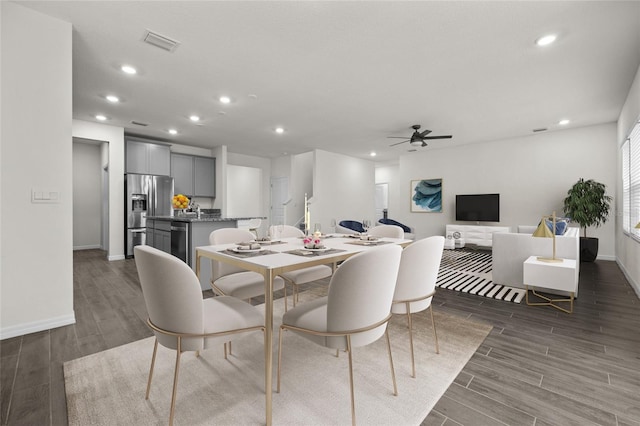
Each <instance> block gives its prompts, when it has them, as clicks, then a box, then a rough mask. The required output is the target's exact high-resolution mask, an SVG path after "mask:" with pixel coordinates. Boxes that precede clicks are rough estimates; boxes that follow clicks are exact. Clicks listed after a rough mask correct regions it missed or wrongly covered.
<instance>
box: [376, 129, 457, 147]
mask: <svg viewBox="0 0 640 426" xmlns="http://www.w3.org/2000/svg"><path fill="white" fill-rule="evenodd" d="M411 128H412V129H413V134H412V135H411V136H410V137H408V138H407V137H402V136H387V137H388V138H390V139H406V140H404V141H401V142H398V143H394V144H391V145H389V146H396V145H400V144H401V143H405V142H409V144H410V145H412V146H416V147H425V146H427V143H426V142H425V140H431V139H451V137H452V136H451V135H442V136H427V135H428V134H429V133H431V130H424V131H422V132H419V131H418V130H420V125H419V124H414V125H413V126H411Z"/></svg>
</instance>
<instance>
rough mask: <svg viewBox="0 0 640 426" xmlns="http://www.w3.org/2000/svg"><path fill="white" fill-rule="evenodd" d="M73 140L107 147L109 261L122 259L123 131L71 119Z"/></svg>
mask: <svg viewBox="0 0 640 426" xmlns="http://www.w3.org/2000/svg"><path fill="white" fill-rule="evenodd" d="M72 131H73V137H77V138H83V139H92V140H95V141H102V142H106V143H108V145H109V164H108V166H109V185H108V186H109V225H108V227H109V244H108V252H107V253H108V254H107V258H108V259H109V260H122V259H124V128H122V127H116V126H109V125H106V124H100V123H92V122H89V121H83V120H73V130H72Z"/></svg>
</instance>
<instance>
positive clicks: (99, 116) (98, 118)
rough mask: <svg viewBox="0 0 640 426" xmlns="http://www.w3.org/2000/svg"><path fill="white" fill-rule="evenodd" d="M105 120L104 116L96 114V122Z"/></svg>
mask: <svg viewBox="0 0 640 426" xmlns="http://www.w3.org/2000/svg"><path fill="white" fill-rule="evenodd" d="M106 119H107V117H105V116H104V115H102V114H98V115H96V120H100V121H105V120H106Z"/></svg>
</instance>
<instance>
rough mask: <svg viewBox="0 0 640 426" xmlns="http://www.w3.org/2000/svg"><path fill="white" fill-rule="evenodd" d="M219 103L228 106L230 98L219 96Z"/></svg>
mask: <svg viewBox="0 0 640 426" xmlns="http://www.w3.org/2000/svg"><path fill="white" fill-rule="evenodd" d="M220 102H222V103H223V104H228V103H229V102H231V98H230V97H228V96H220Z"/></svg>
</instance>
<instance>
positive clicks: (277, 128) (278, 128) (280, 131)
mask: <svg viewBox="0 0 640 426" xmlns="http://www.w3.org/2000/svg"><path fill="white" fill-rule="evenodd" d="M276 133H277V134H279V135H281V134H283V133H284V129H283V128H282V127H276Z"/></svg>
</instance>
